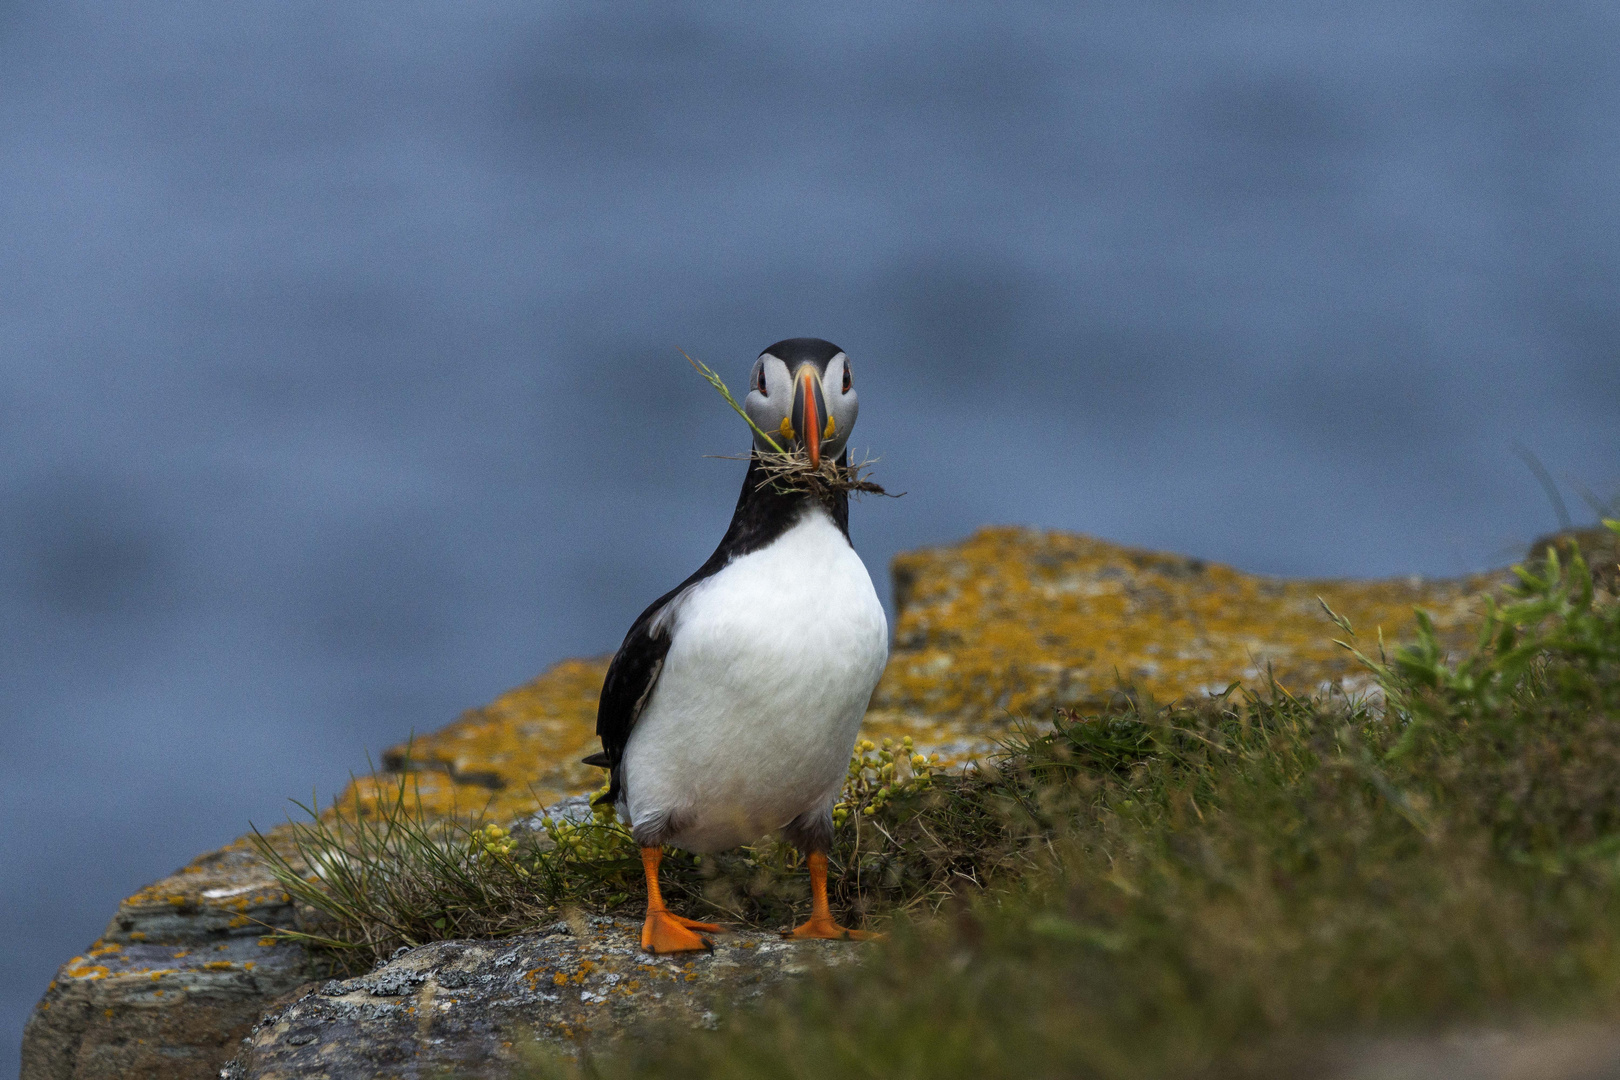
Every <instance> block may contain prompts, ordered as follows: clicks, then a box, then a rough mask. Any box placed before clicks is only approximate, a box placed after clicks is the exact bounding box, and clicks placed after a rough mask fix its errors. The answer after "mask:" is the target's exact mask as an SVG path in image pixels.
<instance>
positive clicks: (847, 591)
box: [584, 338, 889, 953]
mask: <svg viewBox="0 0 1620 1080" xmlns="http://www.w3.org/2000/svg"><path fill="white" fill-rule="evenodd" d="M743 408H744V409H745V410H746V412H747V415H748V418H749V419H750V420H751V421H752V422H753V427H754V428H755V434H754V439H753V449H752V452H751V453H750V454H749V464H748V471H747V474H746V475H745V476H744V478H743V485H742V493H741V494H740V495H739V496H738V497H737V508H736V511H735V512H734V513H733V514H732V516H731V524H730V526H729V527H728V528H727V529H726V532H725V535H724V536H723V537H722V538H721V540H720V545H719V546H718V547H716V548H715V550H714V554H713V555H710V556H709V558H708V561H707V562H705V563H704V564H703V565H702V566H700V567H698V569H697V570H696V571H695V572H694V573H693V574H692V575H691V576H690V577H688V578H687V579H686V580H685V581H683V582H681V583H680V584H679V585H677V586H676V587H675V588H673V589H671V590H670V591H669V592H667V593H665V594H664V595H663V596H660V597H659V598H658V599H657V600H654V601H653V602H652V603H651V604H650V605H649V606H648V607H647V609H646V610H645V611H643V612H642V613H641V615H640V616H639V617H638V618H637V619H636V621H635V622H634V623H633V624H632V625H631V627H630V630H629V632H628V633H626V634H625V637H624V643H623V644H622V645H620V646H619V651H618V652H617V653H616V654H615V655H614V657H613V660H612V663H611V664H609V666H608V670H607V675H606V677H605V679H604V680H603V683H602V695H601V698H600V701H599V703H598V707H597V715H596V733H597V735H598V736H599V737H600V738H601V740H602V750H601V752H600V753H597V754H592V755H591V756H590V757H587V758H585V759H584V761H585V763H586V764H589V765H597V766H600V767H603V768H606V769H607V770H608V772H609V778H608V788H607V790H606V791H605V792H604V793H603V794H602V795H600V796H598V799H597V801H598V802H599V803H606V804H609V805H611V806H613V807H614V809H615V810H616V811H617V813H618V815H619V819H620V820H621V821H623V822H625V823H626V824H627V825H628V827H629V829H630V833H631V835H632V836H633V837H634V838H635V842H636V844H637V846H638V847H639V848H640V849H641V861H642V866H643V868H644V869H645V871H646V876H647V918H646V922H645V923H644V924H643V925H642V929H641V946H642V948H643V949H645V950H647V951H648V952H652V953H678V952H691V951H698V950H706V949H710V948H712V946H713V943H712V942H711V941H710V940H709V939H708V938H706V937H705V936H704V935H705V934H710V933H716V932H718V931H719V930H720V929H721V928H720V927H719V926H717V925H715V924H714V923H705V922H698V921H696V920H693V919H687V918H683V917H682V916H680V915H677V914H675V913H674V912H672V911H670V910H669V909H668V908H667V907H666V906H665V905H664V901H663V897H662V895H661V894H660V892H659V888H658V866H659V861H660V859H661V857H662V853H663V848H664V846H665V845H670V846H673V847H678V848H682V849H684V850H686V851H691V852H696V853H699V854H704V853H710V852H716V851H723V850H725V849H727V848H733V847H738V846H740V845H744V844H751V843H754V842H755V841H757V840H759V839H760V838H762V837H764V836H766V835H768V834H770V833H772V832H776V831H778V830H780V831H781V833H782V834H783V836H784V837H785V838H786V839H787V840H788V841H789V842H790V843H792V844H793V845H794V846H795V847H797V848H798V849H799V850H800V851H801V852H802V853H803V854H804V856H805V859H806V862H807V863H808V864H809V869H810V890H811V908H810V918H809V919H808V921H806V922H805V923H804V924H803V925H802V926H799V927H797V928H796V929H794V930H793V931H791V933H790V934H789V935H788V936H790V937H793V938H801V939H813V938H826V939H838V940H856V939H863V938H868V937H871V936H872V935H870V934H868V933H864V932H862V931H859V930H851V929H847V928H845V927H843V926H840V925H838V923H837V922H835V921H834V920H833V917H832V914H831V912H830V910H829V909H828V906H827V853H828V851H830V850H831V848H832V838H833V819H832V809H833V804H834V802H836V801H837V798H838V794H839V791H840V790H841V788H842V785H843V780H844V777H845V775H846V772H847V770H848V767H849V759H850V754H851V752H852V751H853V749H854V745H855V739H856V735H857V733H858V732H859V729H860V725H861V720H862V718H863V717H864V716H865V714H866V708H867V704H868V702H869V701H870V699H871V696H872V691H873V689H874V688H875V687H876V686H877V682H878V678H879V676H881V675H882V673H883V668H884V665H885V664H886V662H887V660H888V652H889V632H888V622H887V619H886V618H885V616H884V613H883V605H882V604H881V603H880V602H879V601H878V597H877V591H876V590H875V589H874V588H873V587H872V578H871V575H870V574H868V573H867V571H866V565H865V564H864V563H863V562H862V561H861V558H860V556H859V555H857V554H856V552H855V548H854V546H853V545H852V544H851V542H850V538H849V497H848V495H847V494H846V493H844V492H841V491H840V492H834V493H831V494H825V493H824V494H822V495H814V494H811V493H810V492H808V491H803V490H798V489H785V488H784V486H783V485H780V484H778V483H774V482H773V481H772V479H771V477H770V476H769V475H768V474H767V473H766V472H765V471H764V470H763V468H762V466H761V463H760V455H761V454H764V453H768V452H772V448H771V446H770V445H769V443H768V442H767V441H766V440H765V439H764V438H763V437H762V436H761V434H760V433H761V432H770V433H772V434H773V437H774V438H776V439H777V441H778V443H779V444H780V441H781V440H783V439H785V440H786V441H787V443H788V444H789V445H790V446H791V447H792V448H794V449H796V450H802V451H803V452H804V453H805V454H807V455H808V458H809V461H810V464H811V466H812V468H816V467H819V466H820V464H821V461H822V459H823V458H832V459H833V460H835V461H837V462H838V463H839V464H840V465H847V464H848V461H849V451H848V443H849V435H850V431H851V430H852V429H853V428H854V426H855V417H856V413H857V411H858V409H857V401H856V396H855V384H854V378H853V375H852V372H851V369H850V362H849V357H848V356H846V355H845V354H844V351H843V350H842V349H840V348H839V347H838V346H836V345H834V344H832V343H831V342H828V341H823V340H821V339H820V338H789V339H787V340H785V341H779V342H777V343H776V344H774V345H772V346H770V347H769V348H767V349H765V351H764V352H762V353H760V354H759V358H758V359H757V360H755V362H754V366H753V369H752V371H751V372H750V374H749V391H748V395H747V397H746V398H745V399H744V401H743Z"/></svg>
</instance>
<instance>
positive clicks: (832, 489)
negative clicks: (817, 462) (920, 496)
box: [754, 448, 905, 502]
mask: <svg viewBox="0 0 1620 1080" xmlns="http://www.w3.org/2000/svg"><path fill="white" fill-rule="evenodd" d="M754 460H755V461H757V462H759V468H760V471H761V472H762V473H763V474H764V478H763V479H761V480H760V482H759V486H760V487H764V486H765V485H767V484H770V485H772V486H774V487H775V488H776V489H777V490H778V491H808V492H809V493H810V494H812V495H814V496H815V497H816V498H818V499H821V500H822V501H824V502H825V501H827V500H830V499H832V498H833V497H834V496H835V495H840V494H849V493H851V492H854V493H856V494H865V495H887V496H888V497H889V498H891V499H898V498H899V497H900V496H899V495H889V493H888V492H887V491H884V490H883V488H882V487H881V486H880V485H878V484H875V483H873V482H872V481H871V480H868V479H867V474H868V473H870V472H871V465H872V460H873V459H866V460H863V461H859V462H856V463H855V464H852V465H840V464H838V462H836V461H834V460H832V459H831V458H825V457H824V458H822V459H821V466H820V467H819V468H812V467H811V465H810V455H809V453H807V452H806V451H805V450H803V449H801V448H794V449H792V450H789V451H787V452H786V453H782V454H772V453H761V452H759V451H755V452H754ZM901 494H902V495H903V494H905V493H904V492H901Z"/></svg>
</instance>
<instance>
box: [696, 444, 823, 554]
mask: <svg viewBox="0 0 1620 1080" xmlns="http://www.w3.org/2000/svg"><path fill="white" fill-rule="evenodd" d="M838 464H840V465H845V466H847V465H848V464H849V452H848V451H847V450H846V451H845V452H844V453H843V454H842V455H840V456H839V458H838ZM818 504H819V505H820V506H822V507H823V508H825V509H826V511H827V515H828V516H829V517H831V518H832V521H833V524H834V525H837V526H838V531H839V532H841V533H843V534H844V539H845V540H848V539H849V495H848V494H847V493H846V492H842V491H835V492H830V493H828V494H827V495H825V496H816V495H812V494H811V493H810V492H808V491H802V490H798V489H790V490H783V489H782V488H781V486H780V485H778V484H775V483H772V482H771V481H770V480H769V479H768V478H767V477H766V476H765V473H764V470H762V469H761V468H760V466H759V457H758V455H757V454H750V455H749V458H748V475H747V476H744V477H743V486H742V493H741V494H740V495H738V496H737V509H736V512H735V513H733V514H732V515H731V526H730V527H729V528H728V529H726V535H725V538H724V539H723V540H721V541H720V547H719V549H718V550H716V551H715V553H714V554H715V557H717V558H723V559H725V560H728V561H729V560H730V559H733V558H736V557H737V556H739V555H746V554H748V553H749V552H750V551H758V550H759V549H760V548H762V547H765V546H766V545H767V544H769V543H770V542H771V541H773V540H775V539H776V538H777V537H779V536H781V535H782V534H783V533H785V532H787V531H788V529H790V528H792V527H793V524H794V522H796V521H798V520H799V518H800V517H802V516H803V515H804V513H805V512H806V511H807V510H809V509H810V508H811V507H812V506H815V505H818Z"/></svg>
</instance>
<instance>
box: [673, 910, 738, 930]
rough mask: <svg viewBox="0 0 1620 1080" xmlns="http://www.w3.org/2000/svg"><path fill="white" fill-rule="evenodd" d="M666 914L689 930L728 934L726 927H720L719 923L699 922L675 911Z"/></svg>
mask: <svg viewBox="0 0 1620 1080" xmlns="http://www.w3.org/2000/svg"><path fill="white" fill-rule="evenodd" d="M666 914H668V915H669V917H670V918H672V919H674V920H675V921H676V922H678V923H680V924H681V925H682V926H684V927H686V928H687V929H688V930H701V931H703V932H704V933H705V934H723V933H725V932H726V931H725V927H723V926H721V925H719V924H718V923H712V922H698V921H697V920H696V919H688V918H685V917H683V916H680V915H677V914H675V913H674V912H673V911H670V912H666Z"/></svg>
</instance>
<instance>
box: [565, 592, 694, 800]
mask: <svg viewBox="0 0 1620 1080" xmlns="http://www.w3.org/2000/svg"><path fill="white" fill-rule="evenodd" d="M686 588H687V583H685V582H683V583H682V584H681V585H680V586H679V587H677V588H675V589H672V590H670V591H669V592H667V593H665V594H664V595H663V596H660V597H659V598H658V599H657V600H654V601H653V602H652V604H651V605H650V606H648V608H647V610H646V611H643V612H642V613H641V617H640V618H638V619H636V621H635V622H634V623H633V624H631V626H630V632H629V633H628V634H625V635H624V644H622V645H620V646H619V651H618V652H616V653H614V654H613V662H612V663H611V664H609V665H608V670H607V678H606V679H604V680H602V697H601V699H600V700H599V701H598V702H597V706H596V734H597V735H598V736H599V737H600V738H601V740H602V751H601V753H598V754H592V755H591V756H590V757H588V758H585V759H584V762H585V764H587V765H596V766H599V767H601V768H604V769H608V770H611V772H610V775H609V779H608V790H607V792H606V793H605V794H604V795H602V796H601V797H600V798H598V799H597V800H596V801H597V802H602V803H609V804H611V803H613V802H615V801H617V800H618V798H619V787H620V784H621V782H622V779H623V778H622V776H621V775H620V772H619V762H620V761H621V760H623V758H624V748H625V745H626V744H628V743H629V742H630V729H631V728H633V727H635V726H636V720H637V719H639V718H640V716H641V710H642V709H644V708H646V707H647V699H648V698H650V697H652V692H653V687H655V686H657V685H658V674H659V672H661V671H663V669H664V657H665V656H666V655H668V653H669V641H670V632H671V630H672V626H671V623H672V622H673V621H674V620H673V619H671V618H669V616H670V615H671V614H672V612H671V610H670V608H671V605H673V604H674V603H675V602H676V601H677V600H678V598H679V597H680V595H681V594H682V593H684V592H685V591H686Z"/></svg>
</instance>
